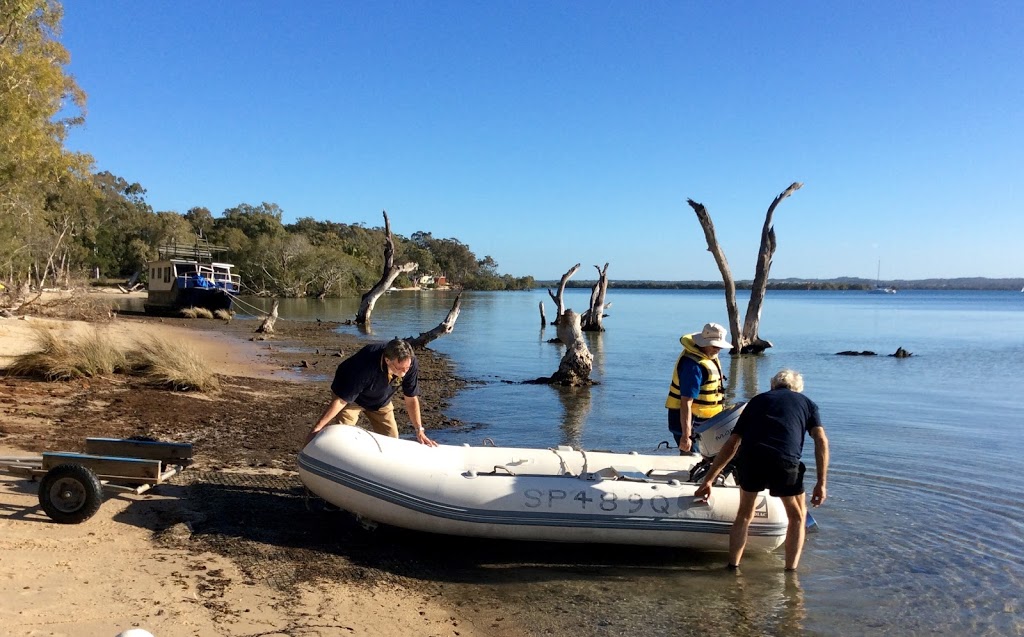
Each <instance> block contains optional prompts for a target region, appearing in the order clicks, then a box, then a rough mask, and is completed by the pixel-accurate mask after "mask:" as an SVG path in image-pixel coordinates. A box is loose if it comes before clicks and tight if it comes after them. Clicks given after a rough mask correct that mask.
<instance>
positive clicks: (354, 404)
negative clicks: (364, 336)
mask: <svg viewBox="0 0 1024 637" xmlns="http://www.w3.org/2000/svg"><path fill="white" fill-rule="evenodd" d="M418 380H419V363H418V362H417V361H416V355H415V354H413V351H412V347H410V345H409V344H408V343H407V342H405V341H403V340H402V339H400V338H396V339H394V340H392V341H389V342H388V343H386V344H385V343H380V344H376V345H367V346H366V347H364V348H362V349H361V350H359V351H358V352H356V353H355V354H353V355H352V356H349V357H348V358H346V359H345V360H343V361H342V362H341V364H340V365H338V370H337V371H336V372H335V373H334V382H333V383H331V402H330V404H328V405H327V409H325V410H324V413H323V414H322V415H321V416H320V419H319V420H317V421H316V424H315V425H313V428H312V429H311V430H310V431H309V435H308V436H306V442H307V443H308V442H309V441H310V440H312V439H313V437H314V436H316V435H317V434H318V433H319V432H320V430H321V429H323V428H324V427H326V426H327V425H329V424H331V421H332V420H334V419H335V417H337V418H338V422H340V423H341V424H343V425H354V424H356V423H357V422H358V421H359V414H360V413H365V414H366V418H367V419H368V420H369V421H370V426H371V427H372V428H373V431H374V432H376V433H378V434H381V435H384V436H391V437H392V438H397V437H398V423H397V422H395V407H394V405H393V404H392V403H391V397H392V396H393V395H394V394H395V392H396V391H398V388H399V387H401V388H402V395H403V396H404V397H405V411H406V413H408V414H409V420H410V421H411V422H412V426H413V428H415V430H416V440H418V441H419V443H420V444H423V445H428V446H430V447H436V446H437V443H436V442H434V441H433V440H431V439H430V438H427V435H426V433H424V431H423V420H422V418H421V417H420V398H419V388H418V387H417V381H418Z"/></svg>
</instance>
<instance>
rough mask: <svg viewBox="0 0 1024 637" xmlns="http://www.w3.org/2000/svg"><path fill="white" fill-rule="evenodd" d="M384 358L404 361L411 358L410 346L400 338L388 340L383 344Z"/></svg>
mask: <svg viewBox="0 0 1024 637" xmlns="http://www.w3.org/2000/svg"><path fill="white" fill-rule="evenodd" d="M384 358H386V359H388V360H389V361H404V360H409V359H410V358H412V346H411V345H409V343H407V342H405V341H404V340H402V339H400V338H395V339H392V340H390V341H388V344H387V345H385V346H384Z"/></svg>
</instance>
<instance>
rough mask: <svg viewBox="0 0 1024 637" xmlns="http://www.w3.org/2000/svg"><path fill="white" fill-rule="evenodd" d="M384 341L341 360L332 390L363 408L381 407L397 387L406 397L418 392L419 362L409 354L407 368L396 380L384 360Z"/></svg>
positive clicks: (343, 398) (416, 394) (346, 400)
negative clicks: (409, 362) (409, 360)
mask: <svg viewBox="0 0 1024 637" xmlns="http://www.w3.org/2000/svg"><path fill="white" fill-rule="evenodd" d="M386 345H387V344H386V343H380V344H377V345H367V346H366V347H364V348H362V349H361V350H359V351H358V352H356V353H355V354H353V355H352V356H349V357H348V358H346V359H345V360H343V361H341V364H340V365H338V371H336V372H335V373H334V382H333V383H331V391H332V392H334V395H335V396H337V397H338V398H340V399H342V400H344V401H345V402H346V403H355V404H357V405H359V406H360V407H362V408H364V409H380V408H381V407H383V406H384V405H386V404H387V402H388V401H389V400H391V397H392V396H393V395H394V393H395V392H396V391H398V388H399V387H401V388H402V393H403V394H405V395H406V396H407V397H412V396H418V395H419V388H418V387H417V385H416V383H417V381H418V380H419V372H420V366H419V362H418V361H417V360H416V357H415V356H413V357H412V365H411V366H410V367H409V371H408V372H406V374H405V376H404V377H403V378H402V380H401V381H399V380H398V379H397V378H392V377H391V374H390V373H389V372H388V366H387V364H386V363H385V362H384V348H385V347H386Z"/></svg>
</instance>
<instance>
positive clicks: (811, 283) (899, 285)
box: [536, 277, 1024, 292]
mask: <svg viewBox="0 0 1024 637" xmlns="http://www.w3.org/2000/svg"><path fill="white" fill-rule="evenodd" d="M594 283H595V281H594V280H589V281H588V280H586V279H582V280H579V281H570V282H568V283H567V284H566V286H565V287H566V288H575V289H579V288H586V289H590V288H592V287H593V286H594ZM883 283H884V284H885V285H888V286H892V287H894V288H896V289H898V290H1009V291H1014V292H1016V291H1018V290H1020V289H1021V287H1022V286H1024V278H1021V279H988V278H985V277H962V278H956V279H915V280H894V281H883ZM557 284H558V281H555V280H538V281H537V282H536V287H537V288H547V287H551V286H552V285H557ZM751 284H752V282H751V281H736V289H738V290H749V289H750V287H751ZM875 286H876V282H875V280H874V279H871V280H868V279H859V278H853V277H849V278H847V277H843V278H836V279H774V280H773V279H769V280H768V289H769V290H853V291H866V290H871V289H874V288H875ZM608 287H609V288H614V289H619V290H721V289H722V288H723V287H724V284H723V283H722V282H721V281H647V280H628V281H611V282H609V284H608Z"/></svg>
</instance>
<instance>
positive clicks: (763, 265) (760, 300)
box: [686, 182, 803, 354]
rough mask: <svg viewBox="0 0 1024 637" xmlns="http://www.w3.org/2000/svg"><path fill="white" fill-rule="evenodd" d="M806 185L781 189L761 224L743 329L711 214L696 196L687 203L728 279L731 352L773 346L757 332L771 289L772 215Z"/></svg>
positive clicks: (773, 238)
mask: <svg viewBox="0 0 1024 637" xmlns="http://www.w3.org/2000/svg"><path fill="white" fill-rule="evenodd" d="M802 186H803V184H802V183H799V182H793V183H792V184H790V186H789V187H788V188H786V189H785V190H784V191H782V192H781V193H780V194H779V195H778V196H777V197H775V199H774V201H772V203H771V205H770V206H768V212H767V213H766V214H765V220H764V225H763V226H762V228H761V246H760V249H759V250H758V253H757V265H756V267H755V271H754V280H753V282H752V284H751V288H750V302H749V303H748V304H747V314H746V317H745V318H744V321H743V329H742V330H741V329H740V322H739V308H738V307H737V305H736V282H735V281H734V280H733V278H732V272H731V271H730V270H729V262H728V261H727V260H726V258H725V253H724V252H722V248H721V246H720V245H719V244H718V239H717V238H716V236H715V226H714V224H713V223H712V222H711V215H709V214H708V211H707V208H705V207H704V204H701V203H697V202H696V201H694V200H693V199H687V200H686V203H688V204H689V205H690V207H691V208H693V211H694V212H695V213H696V214H697V220H698V221H699V222H700V225H701V227H702V228H703V229H704V237H705V239H706V240H707V243H708V251H709V252H711V254H712V255H714V257H715V263H717V264H718V269H719V271H720V272H721V273H722V281H723V282H724V283H725V305H726V310H727V311H728V313H729V331H730V332H731V333H732V350H730V352H731V353H732V354H758V353H761V352H763V351H764V350H766V349H768V348H769V347H771V346H772V344H771V342H770V341H767V340H765V339H763V338H761V336H760V335H759V334H758V330H759V328H760V323H761V307H762V306H763V305H764V297H765V292H766V290H767V289H768V275H769V273H770V271H771V267H772V257H773V256H774V254H775V247H776V240H775V228H774V227H773V226H772V217H774V215H775V208H776V207H778V205H779V203H781V202H782V200H783V199H786V198H787V197H789V196H790V195H792V194H793V193H794V192H796V191H797V190H799V189H800V188H801V187H802Z"/></svg>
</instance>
